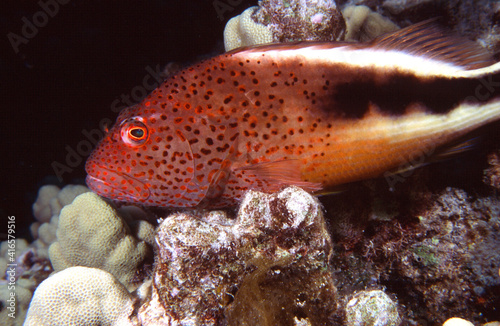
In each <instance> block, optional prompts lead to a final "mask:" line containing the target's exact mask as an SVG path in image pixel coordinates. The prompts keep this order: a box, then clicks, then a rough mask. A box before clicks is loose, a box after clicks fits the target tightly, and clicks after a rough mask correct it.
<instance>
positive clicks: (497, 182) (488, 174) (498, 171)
mask: <svg viewBox="0 0 500 326" xmlns="http://www.w3.org/2000/svg"><path fill="white" fill-rule="evenodd" d="M488 163H489V164H490V167H489V168H488V169H486V170H485V171H484V179H483V181H484V182H485V183H486V184H489V185H490V186H492V187H495V188H497V189H500V151H498V152H495V153H492V154H490V155H489V156H488Z"/></svg>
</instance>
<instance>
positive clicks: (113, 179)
mask: <svg viewBox="0 0 500 326" xmlns="http://www.w3.org/2000/svg"><path fill="white" fill-rule="evenodd" d="M98 168H99V169H100V170H101V171H102V173H101V175H102V177H100V178H98V177H95V176H93V175H91V174H87V177H86V179H85V182H86V183H87V186H88V187H89V188H90V189H91V190H92V191H93V192H95V193H97V194H99V195H101V196H103V197H106V198H110V199H114V200H119V201H125V202H135V203H144V202H145V201H146V200H147V199H148V198H149V196H150V195H151V192H150V190H149V188H148V187H147V186H146V184H145V183H143V182H142V181H140V180H137V179H136V178H134V177H131V176H129V175H127V174H125V173H120V172H117V171H113V170H110V169H108V168H106V167H104V166H101V165H99V166H98Z"/></svg>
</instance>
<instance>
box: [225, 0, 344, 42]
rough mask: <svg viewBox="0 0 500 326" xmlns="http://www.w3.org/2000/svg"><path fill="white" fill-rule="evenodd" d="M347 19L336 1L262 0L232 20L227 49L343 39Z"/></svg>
mask: <svg viewBox="0 0 500 326" xmlns="http://www.w3.org/2000/svg"><path fill="white" fill-rule="evenodd" d="M344 31H345V22H344V19H343V17H342V14H341V12H340V11H339V10H338V8H337V6H336V4H335V1H334V0H288V1H282V0H261V1H260V2H259V7H251V8H249V9H247V10H245V11H244V12H243V13H242V14H241V15H240V16H237V17H234V18H233V19H231V20H229V21H228V23H227V25H226V29H225V30H224V45H225V48H226V51H229V50H232V49H235V48H238V47H241V46H248V45H254V44H263V43H270V42H274V43H282V42H293V41H334V40H343V39H344Z"/></svg>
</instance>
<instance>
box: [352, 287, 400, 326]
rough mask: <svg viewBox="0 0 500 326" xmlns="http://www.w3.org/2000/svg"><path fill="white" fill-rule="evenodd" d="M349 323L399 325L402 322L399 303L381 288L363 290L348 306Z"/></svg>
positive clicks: (377, 325)
mask: <svg viewBox="0 0 500 326" xmlns="http://www.w3.org/2000/svg"><path fill="white" fill-rule="evenodd" d="M346 315H347V325H352V326H355V325H374V326H397V325H399V324H400V323H401V318H400V317H399V313H398V306H397V304H396V303H395V302H394V301H392V299H391V298H390V297H389V296H388V295H387V294H385V293H384V292H383V291H381V290H372V291H361V292H358V293H356V294H355V295H354V297H353V298H352V299H351V300H349V302H348V303H347V307H346Z"/></svg>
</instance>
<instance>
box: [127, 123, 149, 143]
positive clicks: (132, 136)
mask: <svg viewBox="0 0 500 326" xmlns="http://www.w3.org/2000/svg"><path fill="white" fill-rule="evenodd" d="M121 137H122V140H123V141H124V142H125V143H126V144H128V145H131V146H137V145H142V144H144V143H145V142H146V141H147V140H148V128H147V127H146V125H145V124H144V123H142V122H140V121H138V120H135V119H131V120H130V121H126V122H125V123H123V124H122V128H121Z"/></svg>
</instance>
